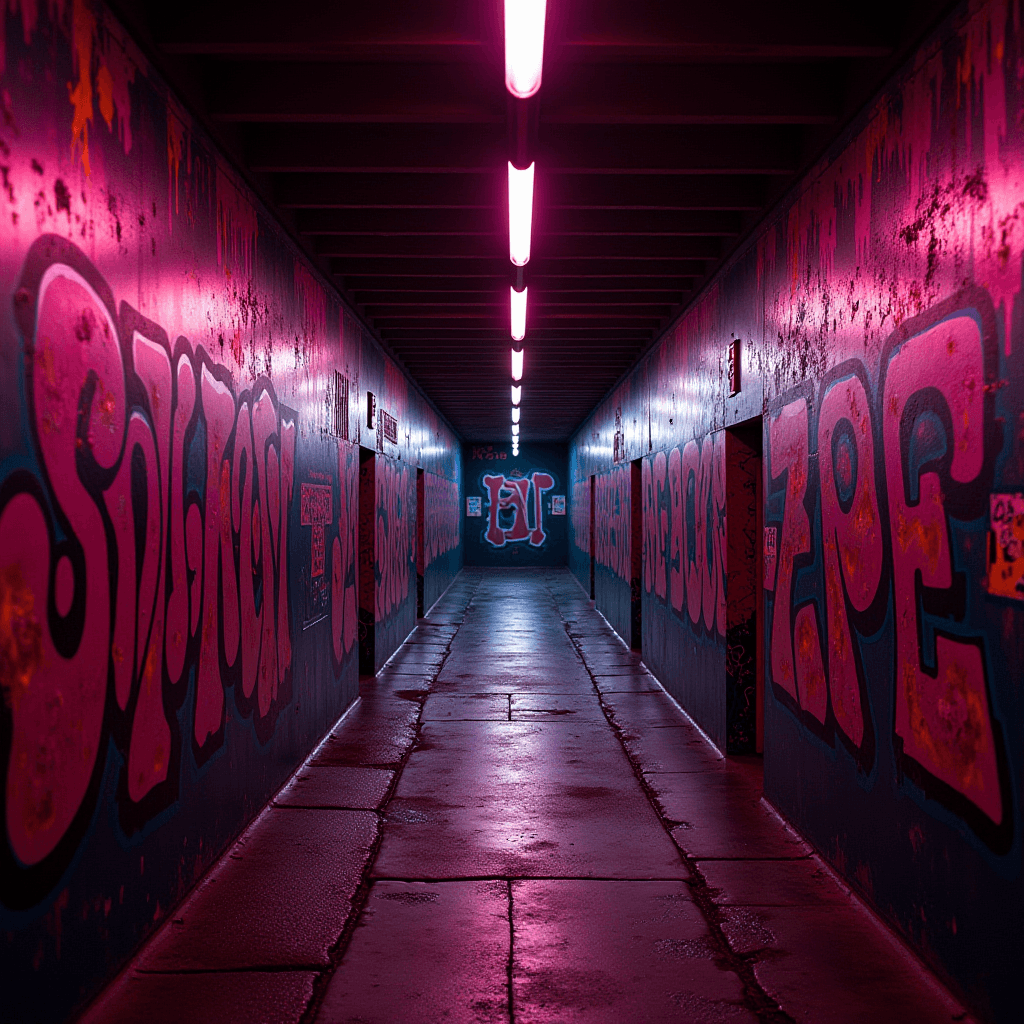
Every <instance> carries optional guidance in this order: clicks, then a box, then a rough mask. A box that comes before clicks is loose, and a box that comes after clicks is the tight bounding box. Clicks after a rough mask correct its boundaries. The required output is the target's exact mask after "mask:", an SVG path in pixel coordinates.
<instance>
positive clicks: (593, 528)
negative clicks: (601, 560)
mask: <svg viewBox="0 0 1024 1024" xmlns="http://www.w3.org/2000/svg"><path fill="white" fill-rule="evenodd" d="M595 483H596V480H595V478H594V477H593V476H592V477H591V478H590V600H591V601H593V600H594V596H595V594H596V590H595V589H594V568H595V565H594V540H595V536H594V535H595V533H596V532H597V524H596V521H595V515H596V507H595V504H594V497H595V495H594V490H595Z"/></svg>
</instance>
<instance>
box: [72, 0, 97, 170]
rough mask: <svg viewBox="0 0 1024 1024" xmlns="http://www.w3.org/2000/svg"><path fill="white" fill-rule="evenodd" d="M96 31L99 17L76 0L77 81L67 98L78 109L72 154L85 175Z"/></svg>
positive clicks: (75, 115)
mask: <svg viewBox="0 0 1024 1024" xmlns="http://www.w3.org/2000/svg"><path fill="white" fill-rule="evenodd" d="M95 32H96V17H95V15H94V14H93V13H92V11H91V10H90V9H89V7H88V5H87V3H86V0H75V8H74V16H73V45H72V53H73V55H74V63H73V65H72V66H73V68H74V70H75V71H76V72H77V73H78V81H77V82H76V83H75V84H74V85H72V83H71V82H68V99H69V100H70V101H71V106H72V107H74V109H75V113H74V117H73V118H72V121H71V157H72V159H73V160H74V159H81V161H82V169H83V170H84V171H85V173H86V175H89V174H91V173H92V168H91V166H90V164H89V122H90V121H91V120H92V117H93V109H92V92H93V86H92V40H93V35H94V34H95Z"/></svg>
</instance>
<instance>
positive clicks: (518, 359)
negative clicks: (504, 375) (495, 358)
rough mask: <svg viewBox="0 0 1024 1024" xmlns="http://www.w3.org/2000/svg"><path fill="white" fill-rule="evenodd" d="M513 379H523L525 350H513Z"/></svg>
mask: <svg viewBox="0 0 1024 1024" xmlns="http://www.w3.org/2000/svg"><path fill="white" fill-rule="evenodd" d="M512 379H513V380H522V379H523V350H522V349H521V348H520V349H515V348H514V349H512Z"/></svg>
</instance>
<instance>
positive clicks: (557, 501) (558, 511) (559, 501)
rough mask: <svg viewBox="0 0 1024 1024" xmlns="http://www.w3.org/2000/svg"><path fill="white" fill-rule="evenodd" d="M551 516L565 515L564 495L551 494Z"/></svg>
mask: <svg viewBox="0 0 1024 1024" xmlns="http://www.w3.org/2000/svg"><path fill="white" fill-rule="evenodd" d="M551 514H552V515H553V516H564V515H565V495H564V494H553V495H552V496H551Z"/></svg>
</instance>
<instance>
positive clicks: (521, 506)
mask: <svg viewBox="0 0 1024 1024" xmlns="http://www.w3.org/2000/svg"><path fill="white" fill-rule="evenodd" d="M483 485H484V487H485V488H486V490H487V501H488V505H487V531H486V532H485V534H484V539H485V540H486V541H487V543H488V544H490V545H491V546H492V547H495V548H502V547H504V546H505V545H506V544H516V543H521V542H524V541H526V542H528V543H529V544H530V546H531V547H535V548H539V547H541V546H542V545H543V544H544V542H545V541H546V540H547V533H546V532H545V530H544V507H543V502H542V499H543V497H544V493H545V492H546V491H550V490H551V489H552V488H553V487H554V486H555V480H554V477H552V476H551V474H550V473H544V472H542V471H537V472H535V473H531V474H530V475H529V476H523V477H517V476H503V475H487V476H484V478H483Z"/></svg>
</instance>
